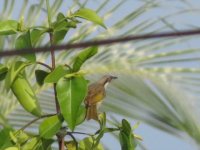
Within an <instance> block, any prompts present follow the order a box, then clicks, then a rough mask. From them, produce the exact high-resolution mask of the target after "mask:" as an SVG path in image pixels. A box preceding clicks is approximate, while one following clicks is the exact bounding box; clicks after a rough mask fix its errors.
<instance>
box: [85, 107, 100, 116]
mask: <svg viewBox="0 0 200 150" xmlns="http://www.w3.org/2000/svg"><path fill="white" fill-rule="evenodd" d="M86 109H87V112H86V119H87V120H90V119H94V120H98V114H97V107H96V105H92V106H88V107H87V108H86Z"/></svg>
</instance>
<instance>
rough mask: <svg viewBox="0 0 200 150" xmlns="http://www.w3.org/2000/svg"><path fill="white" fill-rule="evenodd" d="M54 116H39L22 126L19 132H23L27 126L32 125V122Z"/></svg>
mask: <svg viewBox="0 0 200 150" xmlns="http://www.w3.org/2000/svg"><path fill="white" fill-rule="evenodd" d="M54 115H56V114H47V115H43V116H40V117H38V118H35V119H33V120H32V121H30V122H29V123H27V124H26V125H25V126H23V127H22V128H21V129H20V130H25V129H26V128H27V127H28V126H30V125H31V124H33V123H34V122H36V121H38V120H40V119H42V118H46V117H51V116H54Z"/></svg>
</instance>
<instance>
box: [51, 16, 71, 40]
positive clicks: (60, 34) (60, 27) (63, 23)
mask: <svg viewBox="0 0 200 150" xmlns="http://www.w3.org/2000/svg"><path fill="white" fill-rule="evenodd" d="M68 30H69V28H68V21H67V19H66V17H65V16H64V15H63V14H62V13H59V14H58V15H57V20H56V22H54V24H53V43H54V44H57V43H59V42H60V41H62V40H63V39H64V38H65V35H66V34H67V32H68Z"/></svg>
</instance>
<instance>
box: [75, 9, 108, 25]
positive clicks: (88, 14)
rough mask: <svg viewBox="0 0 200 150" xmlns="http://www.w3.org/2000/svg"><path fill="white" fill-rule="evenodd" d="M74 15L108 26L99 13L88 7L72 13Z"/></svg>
mask: <svg viewBox="0 0 200 150" xmlns="http://www.w3.org/2000/svg"><path fill="white" fill-rule="evenodd" d="M72 17H80V18H83V19H86V20H89V21H91V22H93V23H96V24H98V25H100V26H102V27H104V28H106V26H105V24H104V23H103V19H102V18H101V17H99V16H98V15H97V13H96V12H95V11H93V10H91V9H87V8H82V9H79V10H78V11H77V12H75V13H74V14H73V15H72Z"/></svg>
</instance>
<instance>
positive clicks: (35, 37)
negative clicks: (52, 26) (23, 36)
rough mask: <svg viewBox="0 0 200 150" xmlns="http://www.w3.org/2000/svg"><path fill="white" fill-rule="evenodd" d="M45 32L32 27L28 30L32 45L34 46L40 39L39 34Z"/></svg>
mask: <svg viewBox="0 0 200 150" xmlns="http://www.w3.org/2000/svg"><path fill="white" fill-rule="evenodd" d="M45 32H46V30H39V29H33V30H32V31H31V32H30V36H31V44H32V46H35V45H36V44H37V42H38V41H39V40H40V39H41V36H42V35H43V34H44V33H45Z"/></svg>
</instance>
